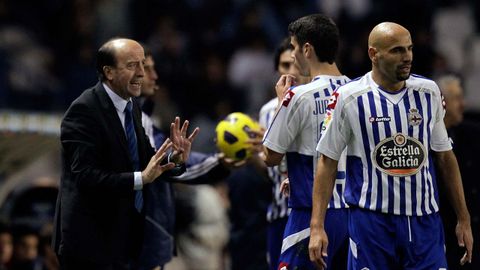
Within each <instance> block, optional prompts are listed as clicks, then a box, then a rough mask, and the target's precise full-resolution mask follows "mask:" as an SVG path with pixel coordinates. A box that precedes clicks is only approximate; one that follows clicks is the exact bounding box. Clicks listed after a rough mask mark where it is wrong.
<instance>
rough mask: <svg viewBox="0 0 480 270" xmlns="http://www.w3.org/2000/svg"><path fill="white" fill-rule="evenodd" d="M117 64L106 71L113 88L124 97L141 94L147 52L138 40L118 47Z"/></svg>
mask: <svg viewBox="0 0 480 270" xmlns="http://www.w3.org/2000/svg"><path fill="white" fill-rule="evenodd" d="M115 57H116V62H117V64H116V66H115V67H110V68H111V69H110V70H109V71H108V72H107V73H106V76H107V79H108V82H109V83H110V85H111V87H112V90H113V91H114V92H115V93H117V94H118V95H119V96H121V97H122V98H124V99H128V98H130V97H138V96H140V94H141V90H142V83H143V79H144V75H145V70H144V63H145V53H144V51H143V48H142V46H140V44H138V43H136V42H125V43H124V44H121V45H119V46H118V47H116V55H115Z"/></svg>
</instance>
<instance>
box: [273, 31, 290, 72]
mask: <svg viewBox="0 0 480 270" xmlns="http://www.w3.org/2000/svg"><path fill="white" fill-rule="evenodd" d="M292 49H293V48H292V44H290V37H288V38H285V39H284V40H282V42H281V43H280V45H279V46H278V47H277V49H275V54H274V58H273V61H274V66H273V69H274V70H275V71H277V70H278V65H280V55H282V53H283V52H285V51H288V50H292Z"/></svg>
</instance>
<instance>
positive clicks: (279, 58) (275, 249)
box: [259, 38, 308, 270]
mask: <svg viewBox="0 0 480 270" xmlns="http://www.w3.org/2000/svg"><path fill="white" fill-rule="evenodd" d="M274 63H275V64H274V67H275V70H276V71H277V72H278V73H279V74H280V75H284V74H291V75H294V76H295V78H296V80H297V83H299V84H303V83H306V82H307V80H308V77H304V76H301V75H300V74H299V70H298V69H297V68H295V65H294V63H293V58H292V45H291V44H290V38H286V39H284V40H283V41H282V42H281V43H280V46H279V47H278V48H277V50H276V51H275V54H274ZM279 90H281V89H280V88H279ZM276 94H277V97H275V98H273V99H272V100H270V101H269V102H267V103H266V104H265V105H263V106H262V108H261V110H260V114H259V115H260V116H259V122H260V125H261V126H262V127H263V128H265V129H266V128H268V127H269V126H270V125H271V123H272V120H273V117H274V115H275V111H276V109H277V106H278V103H279V102H281V99H282V98H283V95H284V93H283V92H280V93H276ZM262 137H263V136H262ZM267 170H268V176H269V178H270V180H271V181H272V202H271V203H270V205H269V206H268V210H267V221H268V228H267V261H268V264H269V266H270V270H277V268H278V258H279V257H280V250H281V248H282V240H283V232H284V231H285V225H286V224H287V220H288V213H289V211H288V205H287V197H286V196H283V195H282V192H281V190H280V185H281V183H282V181H283V180H284V179H285V178H287V163H286V160H285V159H282V161H281V162H280V164H279V165H277V166H274V167H268V168H267Z"/></svg>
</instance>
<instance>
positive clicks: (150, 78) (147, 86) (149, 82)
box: [142, 56, 158, 96]
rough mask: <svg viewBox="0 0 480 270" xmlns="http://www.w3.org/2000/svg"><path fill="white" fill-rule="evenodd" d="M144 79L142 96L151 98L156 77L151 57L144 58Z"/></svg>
mask: <svg viewBox="0 0 480 270" xmlns="http://www.w3.org/2000/svg"><path fill="white" fill-rule="evenodd" d="M144 67H145V77H144V78H143V85H142V95H144V96H153V95H154V94H155V89H156V85H157V79H158V75H157V72H156V71H155V61H153V57H152V56H147V58H145V65H144Z"/></svg>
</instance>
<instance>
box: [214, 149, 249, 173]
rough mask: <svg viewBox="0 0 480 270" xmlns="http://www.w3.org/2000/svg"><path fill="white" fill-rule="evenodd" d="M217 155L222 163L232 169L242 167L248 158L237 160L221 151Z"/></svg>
mask: <svg viewBox="0 0 480 270" xmlns="http://www.w3.org/2000/svg"><path fill="white" fill-rule="evenodd" d="M217 157H218V161H219V162H220V164H222V165H223V166H224V167H225V168H227V169H230V170H231V169H237V168H240V167H242V166H243V165H245V164H246V163H247V160H246V159H242V160H235V159H233V158H228V157H226V156H225V154H224V153H219V154H218V155H217Z"/></svg>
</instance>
